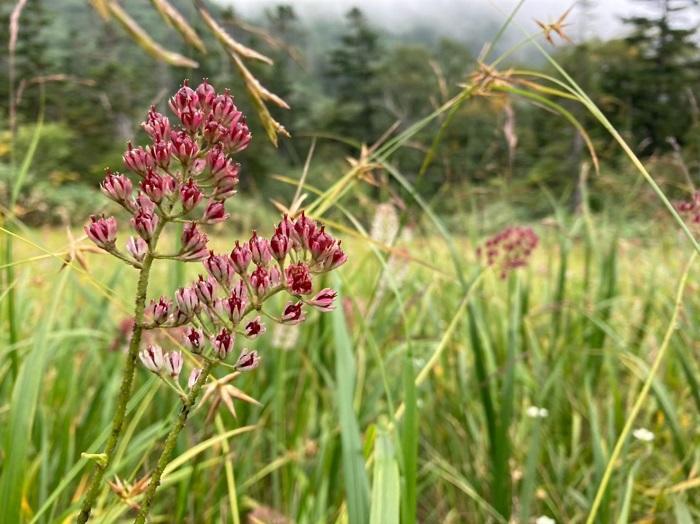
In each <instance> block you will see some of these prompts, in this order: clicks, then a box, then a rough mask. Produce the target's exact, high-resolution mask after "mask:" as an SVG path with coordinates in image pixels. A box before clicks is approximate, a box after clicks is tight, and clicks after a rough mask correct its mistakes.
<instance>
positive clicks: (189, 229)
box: [178, 222, 208, 262]
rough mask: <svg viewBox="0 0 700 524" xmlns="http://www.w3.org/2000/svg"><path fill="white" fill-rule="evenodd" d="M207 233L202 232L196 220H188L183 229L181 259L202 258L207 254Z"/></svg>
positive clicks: (188, 260) (179, 256) (187, 260)
mask: <svg viewBox="0 0 700 524" xmlns="http://www.w3.org/2000/svg"><path fill="white" fill-rule="evenodd" d="M207 242H208V238H207V235H206V233H202V232H201V231H200V230H199V229H198V228H197V224H196V223H194V222H188V223H187V224H185V227H184V228H183V229H182V237H181V243H182V248H181V249H180V253H179V255H178V259H179V260H184V261H186V262H190V261H193V260H201V259H203V258H205V257H206V256H207V253H208V250H207Z"/></svg>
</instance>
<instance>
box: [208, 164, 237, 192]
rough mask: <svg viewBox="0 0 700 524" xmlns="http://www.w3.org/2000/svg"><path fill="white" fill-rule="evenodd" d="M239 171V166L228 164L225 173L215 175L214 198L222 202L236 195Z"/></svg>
mask: <svg viewBox="0 0 700 524" xmlns="http://www.w3.org/2000/svg"><path fill="white" fill-rule="evenodd" d="M239 171H240V164H230V165H229V167H227V168H226V169H225V171H223V172H222V173H219V175H217V178H216V186H215V188H214V198H218V199H220V200H224V199H226V198H229V197H232V196H233V195H235V194H236V186H237V185H238V172H239Z"/></svg>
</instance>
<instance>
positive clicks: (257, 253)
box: [248, 231, 272, 266]
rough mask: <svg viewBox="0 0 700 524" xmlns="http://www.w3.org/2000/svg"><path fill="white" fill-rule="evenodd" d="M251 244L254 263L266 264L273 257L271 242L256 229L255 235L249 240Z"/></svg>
mask: <svg viewBox="0 0 700 524" xmlns="http://www.w3.org/2000/svg"><path fill="white" fill-rule="evenodd" d="M248 245H249V246H250V255H251V257H252V260H253V263H255V264H257V265H258V266H266V265H267V264H268V262H270V258H271V257H272V255H271V253H270V243H269V242H268V241H267V239H266V238H263V237H259V236H258V233H257V232H256V231H253V236H252V237H250V240H249V241H248Z"/></svg>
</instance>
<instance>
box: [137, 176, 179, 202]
mask: <svg viewBox="0 0 700 524" xmlns="http://www.w3.org/2000/svg"><path fill="white" fill-rule="evenodd" d="M165 176H167V177H168V178H170V180H172V182H170V181H166V180H165V177H164V176H163V175H160V174H158V173H156V172H155V171H153V169H149V170H148V171H147V172H146V176H145V177H144V178H143V180H141V191H143V192H144V193H145V194H146V196H148V198H150V199H151V201H152V202H154V203H156V204H160V202H161V200H163V195H164V194H165V192H166V191H169V189H170V187H171V186H173V185H174V184H175V181H174V180H173V178H172V177H171V176H170V175H165Z"/></svg>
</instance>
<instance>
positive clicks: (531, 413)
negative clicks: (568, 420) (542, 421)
mask: <svg viewBox="0 0 700 524" xmlns="http://www.w3.org/2000/svg"><path fill="white" fill-rule="evenodd" d="M525 413H526V414H527V416H528V417H530V418H547V417H548V416H549V410H548V409H546V408H540V407H537V406H530V407H529V408H527V410H526V411H525Z"/></svg>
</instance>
